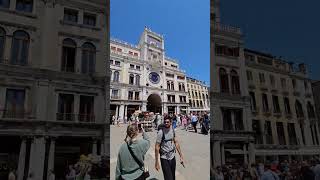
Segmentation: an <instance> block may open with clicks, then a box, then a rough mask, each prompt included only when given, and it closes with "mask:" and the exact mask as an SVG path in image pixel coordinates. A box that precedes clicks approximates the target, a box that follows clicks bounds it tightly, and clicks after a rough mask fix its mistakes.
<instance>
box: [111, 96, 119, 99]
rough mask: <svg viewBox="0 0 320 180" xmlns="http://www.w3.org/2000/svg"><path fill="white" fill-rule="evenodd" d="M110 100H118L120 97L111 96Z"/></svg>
mask: <svg viewBox="0 0 320 180" xmlns="http://www.w3.org/2000/svg"><path fill="white" fill-rule="evenodd" d="M111 99H120V96H118V95H113V96H111Z"/></svg>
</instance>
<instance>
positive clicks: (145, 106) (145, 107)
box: [142, 102, 147, 111]
mask: <svg viewBox="0 0 320 180" xmlns="http://www.w3.org/2000/svg"><path fill="white" fill-rule="evenodd" d="M142 111H147V103H145V102H143V103H142Z"/></svg>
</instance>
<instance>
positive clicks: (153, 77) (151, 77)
mask: <svg viewBox="0 0 320 180" xmlns="http://www.w3.org/2000/svg"><path fill="white" fill-rule="evenodd" d="M149 80H150V81H151V82H152V83H153V84H158V83H159V82H160V76H159V74H158V73H156V72H151V73H150V74H149Z"/></svg>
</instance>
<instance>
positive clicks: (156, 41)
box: [139, 27, 164, 49]
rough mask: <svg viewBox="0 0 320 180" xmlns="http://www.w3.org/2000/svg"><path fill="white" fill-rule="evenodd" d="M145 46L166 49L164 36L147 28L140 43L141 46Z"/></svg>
mask: <svg viewBox="0 0 320 180" xmlns="http://www.w3.org/2000/svg"><path fill="white" fill-rule="evenodd" d="M143 44H148V45H150V46H153V47H156V48H160V49H164V41H163V35H161V34H158V33H156V32H153V31H152V30H151V29H150V28H148V27H145V28H144V31H143V33H142V35H141V38H140V42H139V45H143Z"/></svg>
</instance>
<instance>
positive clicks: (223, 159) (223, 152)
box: [220, 143, 226, 164]
mask: <svg viewBox="0 0 320 180" xmlns="http://www.w3.org/2000/svg"><path fill="white" fill-rule="evenodd" d="M220 148H221V164H225V163H226V156H225V151H224V144H223V143H221V144H220Z"/></svg>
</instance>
